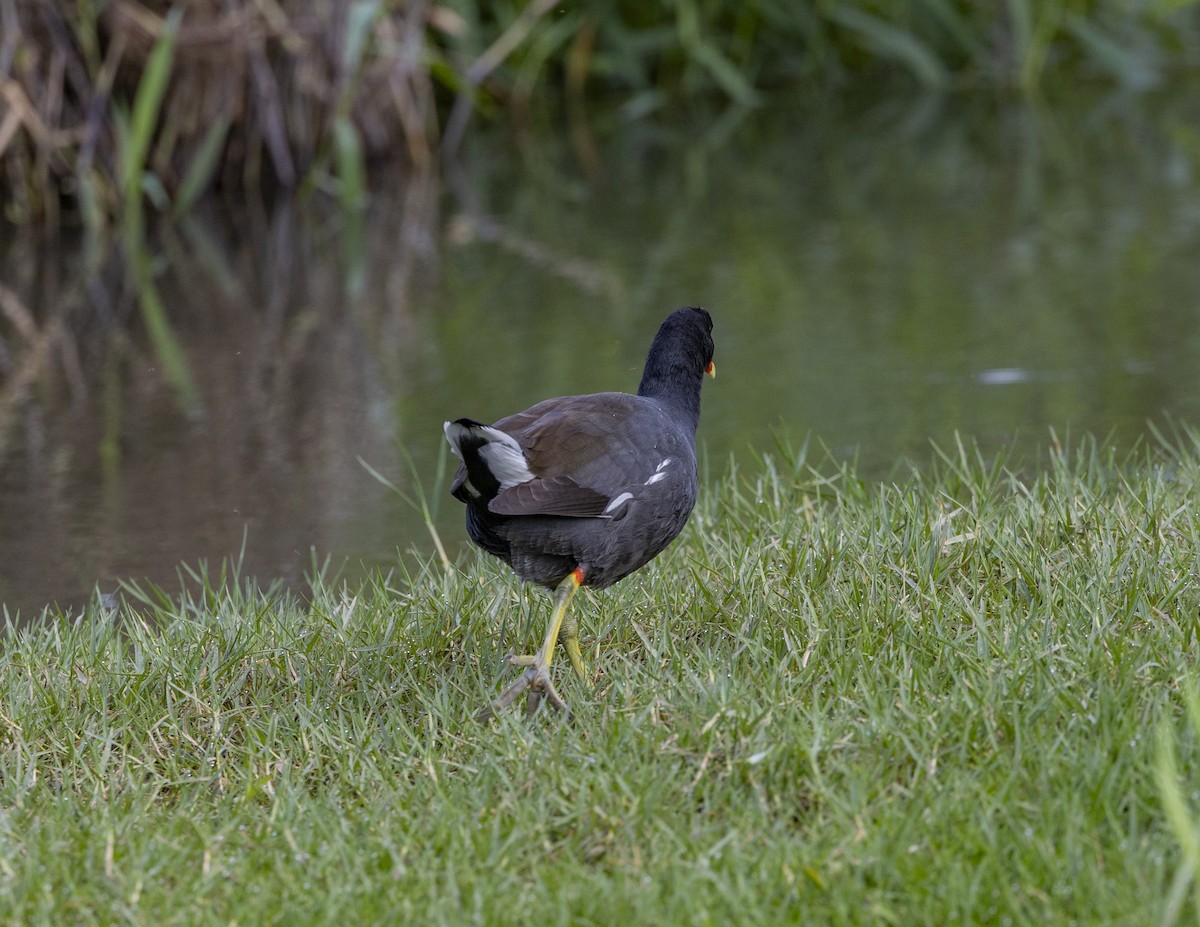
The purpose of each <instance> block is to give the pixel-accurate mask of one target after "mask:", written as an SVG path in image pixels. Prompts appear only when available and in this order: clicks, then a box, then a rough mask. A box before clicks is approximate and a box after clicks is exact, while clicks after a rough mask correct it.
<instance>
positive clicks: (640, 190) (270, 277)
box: [0, 89, 1200, 617]
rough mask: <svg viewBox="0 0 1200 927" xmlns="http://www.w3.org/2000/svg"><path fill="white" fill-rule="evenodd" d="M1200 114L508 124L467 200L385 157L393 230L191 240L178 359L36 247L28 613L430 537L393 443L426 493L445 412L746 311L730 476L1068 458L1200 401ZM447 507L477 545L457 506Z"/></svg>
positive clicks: (14, 263)
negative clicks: (407, 176)
mask: <svg viewBox="0 0 1200 927" xmlns="http://www.w3.org/2000/svg"><path fill="white" fill-rule="evenodd" d="M1198 109H1200V95H1197V94H1195V93H1192V92H1190V91H1188V90H1185V89H1179V90H1176V91H1173V92H1170V93H1164V94H1161V95H1159V96H1153V97H1147V96H1139V97H1130V98H1123V97H1103V98H1097V97H1087V98H1082V99H1079V98H1071V99H1065V100H1059V101H1057V102H1055V103H1053V104H1049V103H1047V104H1040V105H1018V104H1006V103H1003V102H1000V101H997V100H995V99H991V98H989V99H983V100H980V99H973V100H971V99H958V98H945V97H942V98H911V97H909V98H900V99H886V100H883V101H880V100H879V99H878V95H877V94H870V93H867V94H853V93H846V94H841V95H839V96H837V97H834V98H830V99H827V100H822V101H815V102H814V101H811V100H807V101H796V102H794V103H790V104H786V105H785V104H778V105H775V106H772V107H769V108H764V109H761V110H754V111H740V110H734V111H729V112H724V113H718V114H715V115H708V114H693V115H692V116H690V117H688V118H684V119H680V120H678V121H676V122H672V123H670V124H667V125H663V124H655V125H649V124H641V123H623V122H622V120H621V118H620V114H619V112H615V113H609V114H605V115H603V116H598V117H597V119H596V120H595V122H594V123H593V124H592V125H591V126H590V127H588V128H586V129H585V128H584V127H581V126H562V127H557V128H554V129H545V130H539V131H536V132H530V133H526V134H520V133H518V134H511V133H502V132H500V131H489V132H485V133H481V134H480V135H479V136H477V137H476V138H475V139H474V140H473V145H472V147H471V150H470V151H469V152H468V153H467V156H466V164H465V173H464V176H463V178H462V181H461V184H460V186H459V195H454V194H453V193H451V192H450V191H449V190H448V189H447V188H446V187H444V186H439V185H438V184H436V183H435V182H434V181H433V180H432V179H430V178H423V179H422V178H418V179H416V180H409V181H405V182H401V181H400V180H395V179H390V178H386V177H379V178H377V181H376V184H375V191H376V192H375V193H374V194H373V196H372V199H371V203H370V205H369V207H368V210H367V212H366V214H365V215H364V216H363V217H362V218H361V220H360V221H355V220H352V219H348V218H347V217H346V216H344V215H341V214H339V213H338V212H337V210H336V209H334V208H332V207H331V206H329V204H327V203H324V204H322V203H317V204H313V203H309V204H308V205H307V206H298V205H296V204H294V203H274V204H272V205H270V206H269V207H268V206H263V205H247V204H245V203H239V204H236V205H228V204H221V203H213V204H209V205H208V206H206V207H205V209H204V210H202V211H201V212H200V213H199V214H197V215H196V216H195V217H193V218H192V219H191V220H189V221H188V222H186V223H183V224H180V225H178V226H176V227H174V228H172V229H168V230H164V231H162V232H161V234H160V235H159V236H158V237H156V238H155V241H154V245H153V248H152V254H151V257H152V259H153V262H154V267H155V271H156V274H157V276H156V283H157V288H158V291H159V293H160V295H161V297H162V300H163V303H164V305H165V307H166V319H167V321H168V322H169V326H170V330H171V332H172V333H173V337H174V339H175V341H176V342H177V344H178V345H179V347H180V349H181V351H180V356H179V357H178V359H175V360H172V358H171V355H170V352H169V350H167V349H165V348H164V347H163V345H164V343H165V342H164V341H163V336H162V334H161V331H160V333H159V335H158V340H157V341H155V339H154V338H152V337H151V334H150V333H152V332H153V331H155V329H154V327H153V325H151V324H149V323H148V322H147V318H148V317H147V316H146V315H145V314H144V313H143V312H142V311H141V310H140V309H139V304H138V301H137V299H136V297H135V294H133V293H132V292H130V290H129V289H128V287H127V286H122V285H120V284H118V283H113V282H111V281H114V280H117V279H118V278H119V275H118V274H114V273H112V272H111V264H112V260H113V259H112V258H105V257H104V256H103V255H101V256H97V255H96V254H94V253H89V251H88V249H87V248H85V247H83V245H81V244H80V245H76V244H74V243H71V242H58V243H57V244H56V245H55V246H53V247H50V246H47V245H45V244H44V243H41V244H38V245H32V244H30V243H29V242H27V241H26V240H24V239H21V238H16V237H12V236H11V235H10V236H9V237H7V238H4V239H2V240H0V281H3V283H4V285H5V287H6V288H7V290H8V291H9V293H10V295H12V296H15V297H16V298H17V299H18V300H19V301H20V303H21V305H22V306H23V307H24V308H27V309H28V310H29V312H30V313H31V316H32V319H33V322H34V324H35V326H36V328H37V330H38V332H40V333H41V334H40V335H39V337H41V336H45V338H44V344H43V347H45V350H44V351H42V353H41V355H38V352H37V350H36V349H34V348H29V347H28V345H29V343H30V341H29V339H28V338H23V337H22V335H21V332H20V330H19V326H15V325H14V323H13V319H12V318H11V316H12V315H13V313H12V312H9V313H7V316H6V318H5V320H4V321H0V326H3V327H0V333H2V334H3V342H2V343H0V362H2V363H0V377H3V378H4V379H3V380H0V602H2V603H3V605H4V607H5V608H6V609H8V610H9V612H10V613H13V612H16V611H17V610H20V611H21V613H22V614H23V615H24V616H26V617H27V616H29V615H32V614H36V613H37V612H38V611H39V610H40V609H41V607H42V606H44V605H45V604H46V603H48V602H52V601H54V602H58V603H59V604H60V605H62V606H64V607H67V608H77V607H78V606H79V605H80V603H82V602H83V601H85V600H86V599H87V597H88V596H89V595H90V594H91V592H92V590H93V589H94V588H97V587H98V588H99V589H100V590H101V591H102V592H112V591H114V590H115V589H117V584H118V581H119V580H122V579H125V580H136V581H142V580H147V579H148V580H150V581H152V582H154V583H157V584H160V585H162V586H163V587H164V588H166V589H167V590H168V591H172V590H174V589H177V588H178V585H179V579H178V569H179V564H180V563H186V564H190V565H192V566H195V565H197V564H199V563H201V562H207V563H208V564H209V567H210V570H215V568H216V567H217V566H219V564H221V563H222V562H223V561H225V560H228V559H231V558H232V559H236V558H238V557H239V556H240V557H241V558H242V561H243V573H244V574H246V575H248V576H254V577H257V578H258V579H259V580H260V581H262V582H267V581H271V580H275V579H278V580H281V581H283V582H284V583H285V584H288V585H291V586H294V587H297V588H300V589H303V588H304V586H305V575H306V574H307V573H308V572H310V571H311V569H312V568H313V564H314V562H319V561H324V560H325V559H326V558H328V559H329V560H330V562H332V563H334V564H343V563H345V564H347V575H356V574H358V573H359V572H360V571H361V570H362V569H364V568H366V567H372V566H376V565H385V566H386V565H388V564H394V563H396V562H397V559H398V558H399V557H400V556H402V555H403V554H404V552H405V551H408V550H410V549H416V550H418V551H419V552H422V553H424V554H428V553H430V552H432V549H433V548H432V543H431V542H430V539H429V536H428V534H427V533H426V531H425V529H424V527H423V525H422V522H421V519H420V517H419V516H418V515H417V514H416V513H415V512H414V511H413V510H412V509H411V508H410V507H409V506H408V504H406V503H405V502H404V501H403V500H402V499H400V498H399V497H398V496H396V495H395V494H393V493H392V492H390V491H389V490H387V489H386V488H385V487H383V486H382V485H381V484H380V483H379V482H377V481H376V480H375V479H374V478H373V477H372V476H371V475H370V474H369V473H368V471H367V470H366V469H365V467H364V466H363V465H362V463H361V462H360V460H361V461H365V462H367V463H368V464H369V465H370V466H371V467H373V468H375V469H376V470H378V471H380V472H381V473H383V474H385V475H386V476H387V477H388V478H389V479H391V480H393V481H394V482H395V483H397V484H398V485H399V486H400V487H401V488H403V489H405V490H406V491H412V490H413V489H414V483H413V478H412V473H413V472H415V473H417V474H419V476H420V478H421V479H422V480H423V481H424V483H425V486H424V488H425V491H426V492H428V491H430V490H431V489H432V488H433V486H434V483H435V481H436V474H437V468H438V461H439V459H440V456H441V455H443V453H444V452H443V450H442V436H441V423H442V421H443V420H444V419H446V418H454V417H459V416H470V417H473V418H478V419H483V420H492V419H495V418H498V417H500V416H502V415H504V414H507V413H510V412H513V411H516V410H519V409H521V408H524V407H525V406H527V405H530V404H531V403H533V402H534V401H536V400H539V399H542V398H545V397H548V396H554V395H561V394H565V393H573V392H588V391H594V390H603V389H633V388H635V387H636V384H637V380H638V376H639V373H640V369H641V363H642V361H643V359H644V355H645V350H646V348H647V346H648V343H649V339H650V337H651V336H652V335H653V333H654V331H655V329H656V327H657V325H658V323H659V322H660V321H661V319H662V317H663V316H664V315H665V314H666V313H667V312H668V311H669V310H671V309H673V308H675V307H677V306H681V305H696V304H698V305H703V306H705V307H707V308H709V309H710V311H711V312H712V314H713V317H714V319H715V321H716V330H715V337H716V344H717V354H716V362H717V368H718V374H719V375H718V378H717V379H716V380H715V381H712V382H706V384H705V393H704V411H703V419H702V422H701V440H702V443H703V445H704V446H705V448H706V451H707V459H708V472H709V473H710V474H712V475H717V474H719V473H720V472H721V471H722V470H723V469H724V467H725V466H726V461H727V460H728V458H729V456H730V455H732V456H733V457H734V458H737V459H739V460H742V461H747V462H748V461H749V460H750V459H751V455H752V454H753V453H754V452H755V451H756V450H762V449H769V447H770V446H771V444H772V441H773V436H774V435H775V434H776V433H783V434H786V435H789V436H790V437H792V438H793V439H797V440H802V439H803V438H804V437H805V436H809V435H811V436H812V438H813V439H814V440H819V441H821V442H823V443H824V444H825V445H826V446H827V447H828V448H829V449H830V451H831V452H832V454H833V455H834V456H835V457H857V458H858V460H859V465H860V471H861V472H863V473H864V474H866V475H868V476H879V477H883V476H885V475H887V474H888V473H891V472H894V471H895V470H896V469H897V468H898V467H900V466H901V465H902V462H903V461H915V462H916V463H918V464H920V463H922V462H927V461H928V460H930V459H931V452H930V449H929V445H930V442H931V441H936V442H939V443H941V444H943V445H945V444H949V443H951V442H952V441H953V440H954V435H955V433H956V432H958V433H961V434H963V435H965V436H969V437H971V438H973V439H976V440H978V441H979V443H980V444H981V445H982V446H983V447H984V449H985V450H988V451H991V450H995V449H1000V448H1004V447H1008V446H1011V445H1015V446H1016V448H1017V451H1016V452H1017V454H1018V456H1020V455H1021V454H1024V455H1027V457H1031V458H1036V455H1037V453H1038V448H1039V447H1044V446H1045V445H1046V444H1047V443H1048V441H1049V438H1050V429H1052V428H1053V429H1056V430H1057V432H1058V434H1059V435H1060V436H1065V435H1066V434H1068V433H1069V434H1071V435H1078V434H1080V433H1082V432H1084V431H1091V432H1095V433H1097V434H1098V435H1099V436H1101V437H1104V436H1109V435H1111V436H1112V437H1113V438H1114V439H1115V440H1116V441H1118V442H1119V443H1121V444H1123V445H1126V446H1128V445H1131V444H1132V443H1133V442H1134V441H1136V440H1137V439H1138V438H1139V437H1140V436H1142V435H1144V434H1145V433H1146V430H1147V423H1148V422H1151V421H1154V422H1162V421H1164V420H1165V419H1174V420H1177V421H1182V422H1185V423H1188V422H1193V423H1194V422H1197V421H1198V420H1200V364H1198V363H1197V358H1198V357H1200V260H1198V257H1200V131H1197V128H1196V127H1197V126H1200V118H1198V116H1200V113H1198V112H1197V110H1198ZM467 204H470V208H467ZM9 305H10V306H11V303H10V304H9ZM17 314H19V312H18V313H17ZM35 340H36V339H35ZM38 343H39V344H40V343H42V342H38ZM434 501H435V502H436V503H438V511H437V522H438V524H439V526H440V529H441V532H442V536H443V537H444V538H445V539H446V541H447V542H448V544H449V545H450V546H451V553H452V554H454V553H456V552H457V551H458V550H460V549H461V547H462V546H463V544H464V532H463V529H462V524H461V517H462V511H461V507H460V506H459V505H458V504H457V503H456V502H454V500H452V499H449V498H448V497H444V495H441V496H438V497H437V498H436V499H435V500H434Z"/></svg>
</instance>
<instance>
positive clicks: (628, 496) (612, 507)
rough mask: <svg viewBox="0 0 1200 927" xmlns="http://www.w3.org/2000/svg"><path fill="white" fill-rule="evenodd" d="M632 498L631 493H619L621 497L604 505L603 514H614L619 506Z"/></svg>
mask: <svg viewBox="0 0 1200 927" xmlns="http://www.w3.org/2000/svg"><path fill="white" fill-rule="evenodd" d="M632 498H633V493H631V492H623V493H621V495H619V496H617V497H616V498H614V499H613V501H612V502H610V503H608V505H606V506H605V507H604V514H605V515H607V514H608V513H609V512H615V511H616V510H617V509H619V508H620V507H621V506H623V505H624V504H625V503H626V502H628V501H629V500H630V499H632Z"/></svg>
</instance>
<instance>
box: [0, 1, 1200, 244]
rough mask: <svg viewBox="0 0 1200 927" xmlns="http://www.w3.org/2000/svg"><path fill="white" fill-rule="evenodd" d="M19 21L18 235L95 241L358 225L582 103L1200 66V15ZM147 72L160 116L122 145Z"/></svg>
mask: <svg viewBox="0 0 1200 927" xmlns="http://www.w3.org/2000/svg"><path fill="white" fill-rule="evenodd" d="M0 25H2V26H3V35H4V38H3V40H2V42H0V100H3V104H0V105H2V106H3V109H2V110H0V114H2V115H0V164H2V165H3V170H2V172H0V189H2V190H3V193H4V201H5V203H6V216H7V218H8V219H9V220H10V221H15V222H23V223H24V222H34V221H39V222H43V223H46V224H50V225H53V224H56V223H58V222H59V221H61V219H62V218H63V217H64V215H78V216H80V217H81V218H82V220H83V221H84V222H85V223H86V224H87V225H88V226H89V227H91V228H93V229H103V228H104V227H105V226H107V225H109V224H111V223H116V222H119V221H120V220H121V217H122V213H123V211H124V210H123V209H122V206H121V204H122V203H127V202H128V199H129V198H130V197H132V196H139V197H141V196H144V197H146V198H148V199H149V200H150V201H151V203H152V204H153V206H154V207H155V209H156V210H158V211H161V212H168V213H174V214H175V215H178V214H181V213H183V212H186V210H187V209H188V208H189V207H190V206H191V205H192V204H193V203H194V202H195V201H196V199H197V198H198V197H200V196H202V195H203V194H204V193H205V192H206V191H207V190H210V189H212V188H213V187H219V188H221V189H224V190H230V191H234V192H238V191H245V190H252V189H258V188H260V187H262V186H264V185H281V186H283V187H285V188H293V187H305V186H307V187H309V188H329V189H332V190H333V191H334V192H335V193H336V195H337V196H338V197H339V199H340V200H341V201H342V202H343V203H344V204H346V205H347V206H349V207H352V208H356V206H357V205H358V204H361V202H362V198H363V195H364V191H365V189H366V183H367V180H366V172H365V166H366V165H367V164H368V163H369V162H371V161H374V160H389V161H396V160H399V161H400V162H401V163H406V164H409V165H412V166H415V167H420V168H424V167H426V166H428V164H429V163H430V162H431V160H432V158H433V153H434V152H435V151H436V150H437V149H438V147H439V145H441V142H442V136H443V132H444V133H445V135H447V136H448V142H449V144H447V146H446V148H447V150H448V151H450V152H454V151H456V150H457V147H458V144H459V142H460V141H461V138H462V134H463V132H464V130H465V129H466V127H467V124H468V121H469V119H470V117H471V115H472V114H473V113H477V114H483V115H489V114H498V113H504V112H507V111H512V110H515V111H523V110H525V109H527V108H529V107H531V106H535V105H536V106H550V107H552V108H558V107H560V106H562V107H565V108H566V109H567V110H568V113H569V114H570V115H571V118H572V119H573V120H574V121H578V120H579V119H581V118H582V116H583V114H584V113H585V112H586V106H587V105H591V104H594V103H595V101H597V100H604V101H605V102H606V103H607V102H608V101H611V100H613V99H616V100H617V101H618V102H619V105H620V106H621V108H622V112H623V114H624V115H625V116H626V117H627V118H648V117H650V116H652V114H654V113H655V112H658V111H660V110H663V109H664V108H667V107H671V106H677V105H680V104H687V103H689V102H691V101H695V100H699V99H704V98H714V99H718V100H720V99H725V100H728V101H731V102H733V103H735V104H738V105H754V104H756V103H759V102H761V101H762V100H764V99H765V97H766V95H767V94H769V93H771V92H773V91H776V90H779V89H780V88H794V87H796V86H812V85H817V86H825V87H827V86H830V85H837V84H838V83H840V82H842V81H845V80H847V79H849V78H853V77H856V76H890V75H897V76H899V77H900V79H901V80H908V81H909V82H910V83H911V84H912V86H914V87H916V88H923V89H927V90H945V89H950V88H964V87H965V88H971V87H976V88H987V89H990V90H1000V91H1006V92H1008V91H1011V92H1014V93H1023V94H1027V95H1031V94H1036V93H1038V92H1039V90H1040V88H1041V87H1042V86H1043V85H1044V84H1046V83H1048V82H1052V81H1054V80H1059V79H1069V80H1072V81H1078V80H1080V79H1094V80H1100V81H1105V82H1109V83H1114V84H1117V85H1120V86H1125V87H1131V88H1135V89H1137V88H1145V87H1150V86H1155V85H1156V84H1158V83H1161V82H1162V81H1164V80H1165V79H1167V78H1168V77H1169V76H1171V75H1173V74H1175V73H1177V72H1179V71H1181V70H1186V69H1192V68H1195V67H1196V66H1197V64H1200V4H1198V3H1197V2H1196V0H1160V2H1157V3H1142V4H1129V3H1127V2H1125V0H1087V2H1083V3H1067V2H1066V0H1047V2H1038V3H1034V2H1033V0H1006V2H1003V3H995V4H989V3H973V2H967V0H902V2H898V3H884V2H879V0H840V2H831V3H820V4H816V3H789V4H784V3H762V4H744V3H737V2H732V0H726V2H701V0H676V2H670V3H668V2H665V0H659V2H654V3H640V2H636V3H635V2H633V0H612V2H608V3H601V4H577V5H569V6H567V7H559V6H556V5H554V4H550V3H546V2H545V0H532V2H529V3H520V2H498V3H481V2H478V0H474V2H468V0H464V2H462V3H457V4H455V5H454V6H453V7H451V6H447V5H439V4H431V3H428V2H425V0H391V2H386V0H340V2H335V3H330V2H327V0H281V2H278V3H270V4H266V3H255V2H249V0H237V2H219V0H194V2H189V3H187V4H172V3H171V2H169V0H108V2H100V0H0ZM168 37H169V39H170V43H169V44H170V54H167V53H166V52H164V51H163V50H162V49H163V48H164V46H163V40H164V38H168ZM147 74H150V75H151V76H152V81H151V83H152V84H153V85H154V87H155V89H156V95H157V101H158V103H159V104H160V105H159V106H157V107H153V108H145V109H142V110H141V111H140V113H141V115H142V116H145V117H151V116H153V118H149V119H148V121H147V122H144V123H139V124H137V125H133V126H131V127H130V128H132V129H133V130H134V132H135V134H140V135H141V137H140V138H131V139H130V141H132V142H134V144H133V146H132V147H131V148H123V147H122V138H123V135H122V132H123V128H122V115H121V114H122V113H127V112H130V111H131V110H132V111H134V115H138V111H137V109H136V97H137V95H138V94H139V92H140V90H141V88H144V87H146V86H147V83H146V77H147ZM151 110H152V111H151ZM143 146H144V147H143ZM138 156H140V157H138ZM131 158H132V159H134V160H137V161H138V167H139V168H140V169H139V170H137V171H136V172H135V173H136V176H135V175H134V174H131V173H130V168H131V165H130V164H129V163H128V162H129V160H130V159H131ZM64 205H65V206H66V207H67V212H66V213H64V211H63V208H62V207H63V206H64Z"/></svg>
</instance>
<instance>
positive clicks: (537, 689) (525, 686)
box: [475, 654, 570, 721]
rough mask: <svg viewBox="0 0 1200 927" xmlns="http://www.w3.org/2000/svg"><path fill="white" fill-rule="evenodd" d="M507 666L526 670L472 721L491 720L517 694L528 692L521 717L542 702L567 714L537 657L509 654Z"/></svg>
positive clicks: (528, 714)
mask: <svg viewBox="0 0 1200 927" xmlns="http://www.w3.org/2000/svg"><path fill="white" fill-rule="evenodd" d="M506 659H507V660H508V663H509V664H510V665H511V666H524V667H526V670H525V672H523V673H522V674H521V676H520V678H519V679H517V680H516V682H514V683H513V684H512V685H510V686H509V687H508V688H507V689H505V690H504V691H503V692H501V693H500V695H499V696H498V697H497V698H496V699H494V700H493V701H492V702H491V703H490V704H488V706H487V707H486V708H483V709H481V710H480V711H479V712H478V713H476V715H475V720H476V721H487V720H488V719H489V718H494V717H496V716H497V715H498V714H500V712H502V711H504V710H505V709H506V708H508V707H509V706H510V705H512V704H513V703H514V702H515V701H516V700H517V699H518V698H520V697H521V693H523V692H525V691H526V690H528V692H529V697H528V700H527V701H526V703H525V714H526V716H528V717H532V716H533V715H535V714H536V713H537V710H538V708H540V707H541V704H542V699H545V700H546V701H547V702H548V703H549V704H550V706H551V707H552V708H556V709H558V710H559V711H563V712H567V713H569V712H570V709H569V708H568V707H567V703H566V702H565V701H563V698H562V696H561V695H559V694H558V690H557V689H555V688H554V683H553V682H552V681H551V680H550V668H549V667H548V666H546V664H545V663H542V662H541V661H540V660H539V659H538V658H537V657H524V656H516V655H514V654H509V655H508V657H507V658H506Z"/></svg>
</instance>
